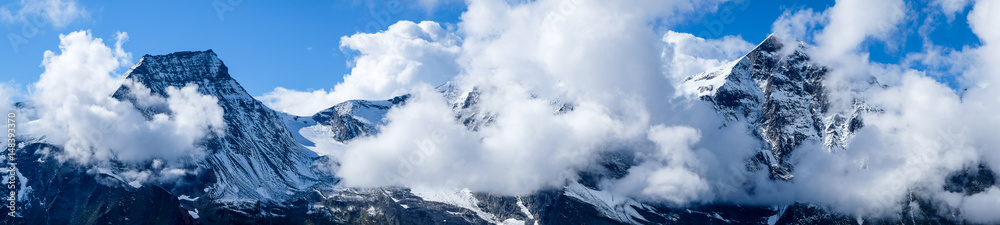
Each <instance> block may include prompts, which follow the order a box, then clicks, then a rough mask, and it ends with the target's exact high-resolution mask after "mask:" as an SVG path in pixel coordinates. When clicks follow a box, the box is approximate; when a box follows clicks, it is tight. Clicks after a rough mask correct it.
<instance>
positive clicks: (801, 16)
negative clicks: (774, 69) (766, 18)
mask: <svg viewBox="0 0 1000 225" xmlns="http://www.w3.org/2000/svg"><path fill="white" fill-rule="evenodd" d="M824 13H825V12H815V11H813V9H800V10H796V11H794V12H793V11H791V10H786V11H785V12H784V13H782V14H781V16H780V17H778V20H776V21H774V24H773V25H772V26H771V33H773V34H774V35H776V36H777V37H780V38H783V39H792V40H800V41H804V42H807V43H808V42H811V41H812V38H813V36H812V34H813V31H814V30H815V29H816V28H817V26H819V25H821V24H824V23H826V20H827V16H826V15H825V14H824Z"/></svg>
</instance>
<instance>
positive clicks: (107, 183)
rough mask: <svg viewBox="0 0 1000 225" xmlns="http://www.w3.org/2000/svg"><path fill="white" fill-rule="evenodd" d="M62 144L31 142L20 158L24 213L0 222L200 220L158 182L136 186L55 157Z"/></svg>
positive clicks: (96, 222)
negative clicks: (24, 194)
mask: <svg viewBox="0 0 1000 225" xmlns="http://www.w3.org/2000/svg"><path fill="white" fill-rule="evenodd" d="M60 151H61V150H60V148H59V147H56V146H53V145H49V144H44V143H30V144H27V145H26V146H25V147H24V148H22V149H20V150H19V151H18V154H17V159H16V162H17V164H18V168H20V173H21V175H22V176H24V178H25V179H26V180H27V183H26V184H27V187H26V188H28V189H30V190H21V189H20V188H18V190H17V191H26V193H27V197H28V198H27V199H20V200H19V201H18V206H20V207H21V209H20V210H21V211H20V216H21V218H16V219H13V218H9V217H7V216H6V215H4V216H3V220H0V224H198V222H197V221H196V220H195V219H194V218H192V217H191V215H189V214H188V211H187V210H186V209H184V208H182V207H181V205H180V203H179V201H178V200H177V197H175V196H174V195H172V194H170V192H167V191H166V190H164V189H163V188H161V187H159V186H148V185H143V186H141V187H138V188H137V187H133V186H130V185H128V184H126V183H125V181H122V180H119V179H118V178H116V177H115V176H112V175H108V174H105V173H101V172H97V171H88V168H87V167H80V166H79V165H73V164H70V163H60V162H59V161H58V160H57V159H55V158H54V157H52V156H51V154H52V153H57V152H60Z"/></svg>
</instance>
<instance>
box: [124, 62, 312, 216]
mask: <svg viewBox="0 0 1000 225" xmlns="http://www.w3.org/2000/svg"><path fill="white" fill-rule="evenodd" d="M125 79H129V80H132V81H135V82H137V83H140V84H142V85H144V86H146V87H147V88H149V89H150V91H151V92H152V93H153V94H155V95H160V96H166V89H167V87H171V86H173V87H184V86H186V85H189V84H195V85H198V92H199V93H201V94H204V95H210V96H215V97H216V98H218V100H219V101H218V103H219V106H221V107H222V109H223V111H224V114H223V118H224V120H225V122H226V130H225V132H224V134H225V135H224V136H222V137H217V138H212V139H211V140H208V141H206V143H204V145H205V146H206V147H207V149H209V150H211V151H212V152H211V154H210V155H209V156H208V158H207V159H206V160H205V165H204V167H205V168H208V170H209V171H210V173H211V175H212V177H214V178H215V179H214V182H211V183H212V185H210V186H208V187H206V188H205V189H202V190H193V191H192V193H184V194H186V195H189V196H202V195H204V196H208V197H211V198H212V199H219V200H224V201H242V200H262V201H269V200H271V199H284V198H286V197H288V196H290V195H292V194H294V193H295V192H297V191H301V190H304V189H306V188H308V187H309V186H311V185H312V184H314V183H316V182H317V181H316V175H315V174H313V172H312V171H311V168H310V167H311V163H312V160H313V158H315V157H316V154H315V153H313V152H312V151H309V150H308V149H305V148H304V147H303V146H302V145H300V144H299V143H298V142H297V141H296V140H295V138H293V137H292V134H291V132H289V131H288V130H287V129H286V127H285V124H284V120H282V119H281V118H280V117H279V116H278V113H277V112H275V111H273V110H271V109H269V108H267V107H266V106H264V104H263V103H261V102H260V101H257V100H256V99H254V98H253V97H252V96H250V94H248V93H247V92H246V90H244V89H243V87H242V86H240V84H239V83H238V82H236V80H234V79H233V78H232V77H231V76H230V75H229V69H228V68H227V67H226V65H225V64H223V63H222V60H220V59H219V58H218V56H217V55H216V54H215V52H213V51H212V50H208V51H204V52H177V53H172V54H167V55H160V56H151V55H145V56H143V57H142V59H140V60H139V62H138V63H136V64H135V66H133V67H132V68H131V69H130V70H129V71H128V72H127V73H126V76H125ZM130 93H131V91H130V89H129V87H128V86H122V87H121V88H119V89H118V91H116V92H115V93H114V95H113V97H114V98H116V99H119V100H122V101H130V102H132V103H133V104H135V105H136V106H137V107H139V108H138V109H139V111H140V112H143V114H144V115H145V116H146V117H147V118H149V117H151V116H152V114H156V113H159V110H158V109H155V108H141V106H140V104H138V103H137V102H135V98H134V97H133V95H132V94H130Z"/></svg>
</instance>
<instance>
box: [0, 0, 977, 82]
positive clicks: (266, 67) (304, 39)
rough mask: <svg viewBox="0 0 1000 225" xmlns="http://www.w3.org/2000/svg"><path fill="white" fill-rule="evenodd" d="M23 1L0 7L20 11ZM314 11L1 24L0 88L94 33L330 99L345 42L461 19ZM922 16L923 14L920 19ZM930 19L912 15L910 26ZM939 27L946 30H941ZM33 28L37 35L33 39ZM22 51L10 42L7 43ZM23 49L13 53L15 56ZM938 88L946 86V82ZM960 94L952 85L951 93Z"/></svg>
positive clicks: (705, 28)
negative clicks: (67, 38)
mask: <svg viewBox="0 0 1000 225" xmlns="http://www.w3.org/2000/svg"><path fill="white" fill-rule="evenodd" d="M18 2H19V1H3V2H0V5H6V6H7V7H16V4H17V3H18ZM394 2H396V1H385V0H376V1H362V0H354V1H350V0H336V1H308V2H296V3H295V4H277V3H270V2H268V3H265V2H259V1H226V0H218V1H190V0H189V1H174V2H171V3H165V2H158V1H87V2H79V4H81V7H82V8H84V9H85V10H86V11H87V14H86V15H85V16H83V17H82V18H79V19H76V20H74V21H72V22H70V23H68V24H67V25H65V26H60V27H57V26H53V25H52V24H51V23H46V24H41V26H35V25H30V24H28V25H25V23H19V22H10V21H4V22H3V26H2V29H3V32H2V33H3V34H5V36H6V37H8V39H4V40H7V41H5V43H4V44H0V68H3V69H2V70H0V81H9V82H13V83H16V84H17V85H19V86H20V88H22V90H26V89H24V88H25V87H26V86H28V85H30V84H31V83H34V82H35V81H37V80H38V75H39V74H41V73H42V68H41V67H39V65H40V63H41V60H42V53H43V52H44V51H45V50H53V51H58V43H59V37H58V35H59V34H66V33H69V32H72V31H76V30H91V31H92V33H93V34H94V35H95V36H97V37H100V38H104V39H105V41H106V42H107V43H109V44H110V43H111V42H113V39H114V34H115V32H118V31H123V32H127V33H128V35H129V37H130V39H129V41H128V42H126V44H125V46H124V48H125V50H126V51H128V52H131V53H132V54H133V61H135V60H138V59H139V58H140V57H141V56H142V55H144V54H166V53H170V52H175V51H189V50H206V49H213V50H214V51H215V52H216V53H218V54H219V56H220V57H221V58H222V59H223V61H225V63H226V64H227V65H228V66H229V68H230V72H231V73H232V75H233V76H234V77H235V78H236V79H237V80H238V81H240V82H241V83H242V84H243V86H244V87H245V88H246V89H247V91H249V92H250V94H252V95H254V96H259V95H262V94H264V93H267V92H269V91H271V90H273V89H274V88H275V87H279V86H280V87H285V88H289V89H296V90H312V89H324V88H325V89H330V88H332V87H333V86H334V85H335V84H336V83H338V82H340V81H341V80H342V79H343V78H342V76H343V75H344V74H348V73H350V68H349V67H348V64H347V61H348V60H349V58H350V56H345V53H344V52H343V51H341V50H340V48H339V45H340V43H339V41H340V37H342V36H345V35H351V34H354V33H357V32H374V31H378V30H382V29H385V28H386V27H388V26H389V25H391V24H393V23H395V21H398V20H412V21H422V20H433V21H437V22H441V23H443V24H451V25H454V24H455V23H457V22H458V20H459V16H460V15H461V13H462V12H463V11H464V4H462V3H457V2H450V3H445V4H443V5H439V6H438V7H436V8H435V9H433V10H428V9H427V8H426V7H424V6H421V5H419V4H416V3H414V2H411V1H398V2H399V3H401V4H400V6H399V7H398V8H394V7H393V6H394V5H393V3H394ZM833 3H834V2H833V1H807V2H804V3H803V2H798V1H752V2H751V1H748V2H732V3H726V4H724V5H722V7H720V10H718V11H717V12H709V13H706V14H703V15H694V17H693V18H692V19H689V20H686V21H683V22H681V23H680V24H674V25H672V26H670V27H668V29H671V30H675V31H680V32H687V33H692V34H695V35H698V36H701V37H705V38H718V37H722V36H725V35H739V36H742V37H743V38H744V39H745V40H747V41H749V42H751V43H757V42H760V41H762V40H763V39H764V38H765V37H766V36H767V35H768V34H769V33H770V30H771V24H772V23H773V21H774V20H775V19H777V18H778V17H779V16H780V15H781V14H782V13H783V12H785V11H786V10H796V9H801V8H813V9H815V10H816V11H822V10H824V9H826V8H828V7H830V6H832V5H833ZM918 10H919V9H918ZM967 13H968V9H966V10H965V11H964V12H962V13H961V14H960V15H957V16H956V17H955V18H954V20H952V21H950V22H949V20H946V19H937V20H935V21H937V22H936V23H938V24H935V30H934V31H933V32H932V33H931V35H930V36H931V39H932V40H933V42H934V43H936V44H938V45H942V46H945V47H951V48H957V49H961V48H962V46H966V45H973V46H975V45H978V40H977V39H976V37H975V36H974V35H973V34H972V32H971V30H970V29H969V27H968V24H967V22H966V19H965V14H967ZM926 16H942V17H943V15H940V14H937V15H935V14H926V13H924V14H921V15H909V16H908V20H909V21H923V19H924V17H926ZM942 21H943V22H942ZM919 25H920V24H919V23H917V22H909V23H907V25H906V26H907V27H905V28H904V29H909V30H913V31H912V32H907V33H909V34H907V35H905V36H900V37H893V38H891V39H890V40H891V41H890V43H885V42H880V41H870V42H867V48H868V50H870V52H871V58H872V60H873V61H875V62H883V63H897V62H899V60H900V59H901V58H902V57H904V56H905V55H906V53H909V52H918V51H921V49H922V44H921V42H922V41H921V39H920V37H919V35H916V34H915V32H916V31H915V30H917V27H918V26H919ZM34 28H37V32H35V30H36V29H34ZM9 34H15V35H19V36H20V37H24V38H25V39H22V40H25V41H22V42H18V43H14V42H12V41H9V38H10V35H9ZM15 45H16V47H17V50H16V51H15V49H14V47H15ZM941 80H944V81H950V79H949V78H948V77H943V78H941ZM951 84H952V86H953V87H954V86H955V85H954V84H953V83H951Z"/></svg>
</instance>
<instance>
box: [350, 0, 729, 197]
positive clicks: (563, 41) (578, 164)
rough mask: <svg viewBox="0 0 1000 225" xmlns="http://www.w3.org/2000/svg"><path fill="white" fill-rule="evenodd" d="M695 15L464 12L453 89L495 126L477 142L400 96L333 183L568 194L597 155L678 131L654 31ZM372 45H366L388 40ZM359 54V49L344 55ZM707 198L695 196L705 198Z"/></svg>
mask: <svg viewBox="0 0 1000 225" xmlns="http://www.w3.org/2000/svg"><path fill="white" fill-rule="evenodd" d="M704 5H712V4H711V3H704ZM695 7H705V6H703V5H695V4H692V3H687V2H674V1H648V2H629V3H625V2H583V1H557V0H556V1H535V2H517V3H512V2H506V1H473V2H469V10H468V11H467V12H466V13H464V14H463V15H462V22H461V23H459V24H458V26H459V31H460V32H462V34H463V37H464V40H463V41H462V42H461V43H456V44H457V45H456V47H457V48H458V49H457V50H458V51H457V53H459V54H458V55H459V56H458V58H457V60H456V64H455V65H452V66H455V67H456V68H454V71H457V72H459V74H458V76H457V77H455V79H454V80H455V82H456V85H457V86H458V87H459V89H460V90H469V89H471V88H472V87H473V86H475V87H477V88H478V90H479V91H481V95H480V101H479V103H480V105H479V107H480V109H481V110H483V113H492V114H495V115H497V117H496V118H495V120H494V121H493V122H492V123H491V124H489V125H487V126H485V127H481V128H480V129H479V130H478V132H472V131H470V130H469V129H468V128H466V127H464V126H463V125H462V124H460V123H459V122H458V121H455V119H454V118H455V114H454V111H453V110H452V109H451V106H450V105H449V104H447V103H446V102H444V100H443V97H442V96H441V94H440V93H437V92H436V91H434V90H432V89H431V88H429V86H428V85H426V84H423V85H420V86H422V87H420V88H416V89H412V88H411V89H406V88H403V89H402V91H406V92H413V93H415V94H416V95H415V97H414V100H412V101H408V102H407V103H406V105H404V106H402V107H400V108H395V109H393V110H392V111H390V113H389V115H388V116H387V118H388V120H389V121H390V122H389V123H388V124H387V125H386V126H384V127H382V129H381V133H380V134H378V135H377V136H373V137H365V138H361V139H356V140H352V141H351V142H349V143H347V144H346V146H344V149H343V150H342V151H343V154H342V155H340V156H339V157H338V160H339V161H340V169H339V171H338V172H337V175H338V176H340V177H342V178H343V184H345V185H347V186H363V187H371V186H381V185H405V186H411V187H414V186H416V187H427V186H430V187H442V186H446V187H464V188H470V189H472V190H475V191H489V192H493V193H501V194H528V193H531V192H533V191H536V190H539V189H541V188H546V187H560V186H562V185H565V184H566V182H568V181H571V180H573V179H575V177H576V174H577V172H578V171H579V170H581V169H583V168H585V167H587V166H589V165H591V164H592V163H593V162H594V160H595V159H596V157H597V153H599V152H604V151H611V150H619V149H617V148H618V147H614V146H623V145H626V146H631V145H636V146H641V145H642V144H638V143H648V142H650V140H649V139H647V138H646V131H647V128H648V127H649V124H651V122H653V121H656V122H657V123H660V122H666V121H669V123H670V124H674V123H677V121H682V120H678V119H674V118H668V117H669V116H667V115H670V114H669V113H670V112H671V111H672V110H674V107H684V106H674V105H672V104H669V102H670V100H668V99H672V97H673V91H672V89H671V88H669V87H672V84H671V82H670V80H669V79H667V77H666V74H665V72H664V70H663V69H664V68H663V61H662V60H661V59H660V58H659V56H661V54H663V51H662V49H660V48H662V46H663V43H664V42H663V41H664V40H663V39H661V37H662V36H659V35H658V34H656V33H655V32H654V31H653V29H652V26H651V25H650V22H651V21H653V20H655V19H656V18H661V17H664V16H668V15H673V14H674V13H678V12H687V11H690V10H693V9H694V8H695ZM401 23H404V24H405V23H406V22H401ZM397 25H399V24H397ZM397 25H394V27H395V26H397ZM392 30H393V28H390V31H392ZM379 34H382V33H379ZM376 35H378V34H376ZM376 35H373V36H370V37H372V38H385V37H381V36H376ZM354 37H369V36H368V35H355V36H352V38H354ZM686 38H688V39H692V40H690V41H691V42H697V43H702V44H704V45H707V46H718V48H719V49H718V50H717V51H705V50H698V51H694V49H683V48H679V50H680V51H689V50H690V52H689V53H688V54H697V55H699V56H704V57H726V58H729V57H731V56H732V55H736V54H737V53H735V52H736V51H737V50H734V49H739V48H748V45H747V44H746V43H745V42H741V40H738V39H737V38H733V37H728V38H726V39H723V40H708V41H706V40H697V39H694V38H693V37H686ZM345 40H346V39H345ZM359 40H365V39H359ZM387 40H393V39H387ZM345 42H346V41H345ZM370 42H372V43H381V41H380V40H370ZM355 44H360V43H353V42H352V43H350V45H351V46H355ZM357 46H361V45H357ZM373 46H374V45H373ZM379 49H381V48H379ZM374 50H375V49H370V50H364V49H362V50H361V51H362V52H363V53H364V52H365V51H372V52H375V51H374ZM388 50H392V51H395V49H394V48H392V49H388ZM389 53H392V54H389ZM373 55H375V54H373ZM385 55H387V56H388V55H405V54H401V53H400V52H387V53H386V54H385ZM397 57H398V56H397ZM373 58H374V57H373ZM403 58H405V57H403ZM361 59H365V58H364V57H362V58H359V62H358V67H360V68H361V69H363V70H361V69H356V70H355V72H357V71H367V70H374V69H368V68H364V67H363V66H362V64H361V62H360V60H361ZM379 66H381V67H384V66H385V65H379ZM685 66H687V65H685ZM681 71H684V70H681ZM688 71H690V70H688ZM355 75H356V74H352V76H355ZM445 80H448V78H447V77H446V78H445ZM348 82H349V81H348ZM345 83H346V82H345ZM400 87H402V86H395V87H394V88H396V89H399V88H400ZM339 88H340V86H338V89H337V90H336V91H335V92H334V93H337V92H339V91H340V89H339ZM406 92H401V93H406ZM678 101H681V102H684V101H686V100H678ZM553 102H559V103H570V104H573V106H574V109H573V110H572V111H569V112H565V113H556V111H557V110H558V109H559V107H560V106H559V105H558V104H554V103H553ZM716 119H717V118H716ZM699 125H700V124H699ZM715 125H716V127H713V129H714V128H717V125H718V124H715ZM645 149H648V148H645ZM682 175H683V174H682ZM687 175H692V174H687ZM695 177H697V175H695ZM655 184H656V185H657V186H651V187H649V188H648V189H649V190H651V192H650V194H651V195H652V194H663V193H661V192H662V191H663V190H666V189H669V188H667V186H668V185H669V184H666V183H664V182H658V183H655ZM696 186H697V185H696ZM678 187H679V186H678ZM704 187H705V186H704V185H701V186H700V187H693V188H694V190H695V191H697V192H701V191H705V190H704ZM665 188H666V189H665ZM680 188H683V189H685V190H687V189H690V187H686V186H685V187H680ZM684 195H687V194H684ZM663 198H668V197H662V198H660V199H663ZM677 199H679V200H682V201H686V200H690V197H679V198H677Z"/></svg>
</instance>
